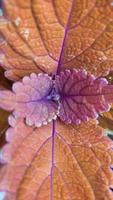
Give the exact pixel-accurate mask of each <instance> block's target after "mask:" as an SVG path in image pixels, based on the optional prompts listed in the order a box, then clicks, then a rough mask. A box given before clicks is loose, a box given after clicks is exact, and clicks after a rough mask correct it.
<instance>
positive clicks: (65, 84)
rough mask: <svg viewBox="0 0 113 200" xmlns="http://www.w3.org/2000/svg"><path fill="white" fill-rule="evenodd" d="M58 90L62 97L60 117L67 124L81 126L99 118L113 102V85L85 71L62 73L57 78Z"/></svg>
mask: <svg viewBox="0 0 113 200" xmlns="http://www.w3.org/2000/svg"><path fill="white" fill-rule="evenodd" d="M56 90H57V92H58V93H59V95H60V111H59V117H60V118H61V120H63V121H65V122H66V123H74V124H79V123H80V122H81V121H88V120H89V118H97V117H98V113H101V112H104V111H108V110H109V108H110V105H109V103H111V102H113V85H108V82H107V80H106V79H105V78H95V77H94V76H93V75H89V74H87V72H86V71H84V70H82V71H81V70H79V71H77V70H72V71H69V70H66V71H64V72H61V73H60V75H57V76H56Z"/></svg>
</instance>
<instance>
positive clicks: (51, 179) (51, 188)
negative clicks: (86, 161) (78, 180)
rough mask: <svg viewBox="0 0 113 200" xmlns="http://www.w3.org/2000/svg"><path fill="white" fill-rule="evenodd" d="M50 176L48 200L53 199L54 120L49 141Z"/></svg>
mask: <svg viewBox="0 0 113 200" xmlns="http://www.w3.org/2000/svg"><path fill="white" fill-rule="evenodd" d="M51 143H52V145H51V149H52V151H51V152H52V153H51V157H52V159H51V177H50V200H53V173H54V148H55V120H53V121H52V141H51Z"/></svg>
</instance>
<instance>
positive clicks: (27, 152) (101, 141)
mask: <svg viewBox="0 0 113 200" xmlns="http://www.w3.org/2000/svg"><path fill="white" fill-rule="evenodd" d="M9 121H10V124H11V127H10V128H9V129H8V131H7V133H6V136H7V141H8V144H7V145H6V146H5V147H4V148H3V150H2V153H1V159H2V162H5V163H7V164H6V165H4V167H3V168H2V171H1V179H2V180H1V182H0V191H1V192H2V194H3V195H4V196H5V199H6V200H26V199H27V200H34V199H37V200H48V199H51V200H52V199H54V200H63V199H65V200H72V199H73V200H95V199H96V200H108V199H109V200H112V199H113V193H112V192H110V190H109V186H110V185H111V184H112V183H113V180H112V178H113V176H112V173H111V170H110V165H112V164H113V163H112V162H113V153H112V151H111V145H113V143H112V142H111V141H110V140H109V139H108V138H106V137H105V136H103V133H102V132H103V131H102V129H101V128H99V127H98V126H97V125H96V123H95V121H91V122H90V123H86V124H82V125H79V126H67V125H64V124H62V123H61V122H57V123H56V124H55V123H53V133H54V137H52V136H51V135H52V133H51V126H52V124H50V125H48V126H44V127H41V128H34V127H28V126H26V125H25V123H24V122H23V121H22V120H16V119H15V118H14V117H12V116H11V117H10V119H9ZM55 128H56V131H55V132H54V129H55Z"/></svg>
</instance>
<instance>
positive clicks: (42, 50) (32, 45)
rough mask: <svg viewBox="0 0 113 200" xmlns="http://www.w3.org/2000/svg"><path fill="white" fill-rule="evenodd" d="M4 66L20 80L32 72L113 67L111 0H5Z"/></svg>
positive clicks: (0, 47)
mask: <svg viewBox="0 0 113 200" xmlns="http://www.w3.org/2000/svg"><path fill="white" fill-rule="evenodd" d="M3 4H4V13H5V14H4V15H5V16H2V17H1V19H0V36H1V38H0V51H1V58H2V59H1V65H2V66H3V67H4V68H5V69H7V72H6V76H7V77H8V78H10V79H13V80H15V79H18V78H20V77H23V76H24V75H26V74H29V73H31V72H39V71H46V72H48V73H52V72H53V71H56V70H57V72H58V71H59V70H60V69H61V70H63V69H64V68H79V69H80V68H84V69H86V70H87V71H90V72H92V73H94V74H96V75H105V74H106V73H107V72H108V71H109V70H110V69H113V67H112V66H113V58H112V55H113V4H112V0H76V1H74V0H70V1H69V0H63V1H61V0H54V1H52V0H49V1H45V0H33V1H32V3H31V1H30V0H26V1H22V0H3Z"/></svg>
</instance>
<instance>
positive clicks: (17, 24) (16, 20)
mask: <svg viewBox="0 0 113 200" xmlns="http://www.w3.org/2000/svg"><path fill="white" fill-rule="evenodd" d="M20 22H21V19H20V17H17V18H16V19H15V20H14V23H15V25H16V26H19V25H20Z"/></svg>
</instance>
